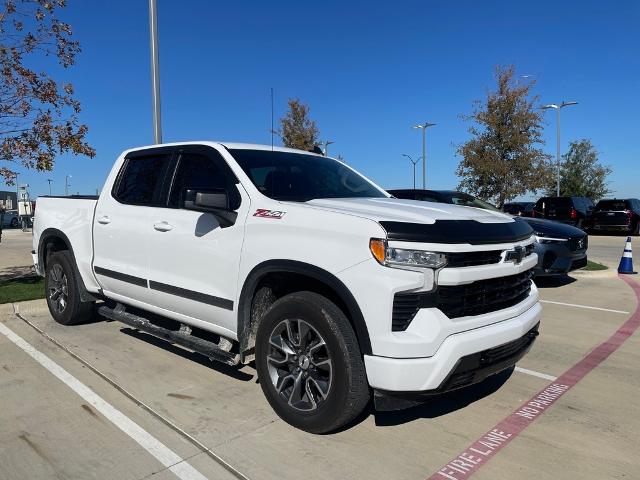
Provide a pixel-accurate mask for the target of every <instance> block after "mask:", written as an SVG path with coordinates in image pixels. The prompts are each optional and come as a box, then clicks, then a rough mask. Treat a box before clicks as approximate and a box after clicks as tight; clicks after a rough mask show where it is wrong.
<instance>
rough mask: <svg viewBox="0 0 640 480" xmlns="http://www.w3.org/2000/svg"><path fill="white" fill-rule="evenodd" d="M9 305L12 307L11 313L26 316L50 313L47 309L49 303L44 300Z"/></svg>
mask: <svg viewBox="0 0 640 480" xmlns="http://www.w3.org/2000/svg"><path fill="white" fill-rule="evenodd" d="M7 305H11V306H12V310H11V313H18V312H20V313H22V314H25V315H41V314H43V313H46V314H48V313H49V307H47V301H46V300H45V299H44V298H41V299H39V300H29V301H26V302H18V303H13V304H7Z"/></svg>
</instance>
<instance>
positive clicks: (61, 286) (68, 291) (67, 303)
mask: <svg viewBox="0 0 640 480" xmlns="http://www.w3.org/2000/svg"><path fill="white" fill-rule="evenodd" d="M72 262H73V259H72V258H71V255H70V254H69V252H68V251H66V250H61V251H59V252H54V253H53V254H52V255H51V257H49V261H48V262H47V270H46V273H45V281H44V284H45V295H46V298H47V306H48V307H49V312H50V313H51V316H52V317H53V319H54V320H55V321H56V322H58V323H60V324H61V325H76V324H78V323H83V322H87V321H89V320H90V319H91V317H92V316H93V306H94V303H93V302H81V301H80V292H79V291H78V286H77V285H78V282H77V279H76V275H75V273H74V268H73V263H72Z"/></svg>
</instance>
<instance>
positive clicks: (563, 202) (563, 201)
mask: <svg viewBox="0 0 640 480" xmlns="http://www.w3.org/2000/svg"><path fill="white" fill-rule="evenodd" d="M545 203H546V204H547V208H549V207H551V208H555V207H571V206H573V202H572V200H571V198H568V197H556V198H553V197H549V198H547V199H546V202H545Z"/></svg>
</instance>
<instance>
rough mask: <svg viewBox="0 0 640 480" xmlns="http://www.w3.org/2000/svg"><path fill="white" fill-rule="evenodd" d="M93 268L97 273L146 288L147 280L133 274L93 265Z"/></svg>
mask: <svg viewBox="0 0 640 480" xmlns="http://www.w3.org/2000/svg"><path fill="white" fill-rule="evenodd" d="M93 270H94V271H95V272H96V273H97V274H98V275H104V276H105V277H110V278H115V279H116V280H120V281H121V282H127V283H131V284H133V285H138V286H139V287H145V288H147V280H146V279H144V278H140V277H134V276H133V275H127V274H126V273H120V272H114V271H113V270H108V269H106V268H102V267H95V266H94V267H93Z"/></svg>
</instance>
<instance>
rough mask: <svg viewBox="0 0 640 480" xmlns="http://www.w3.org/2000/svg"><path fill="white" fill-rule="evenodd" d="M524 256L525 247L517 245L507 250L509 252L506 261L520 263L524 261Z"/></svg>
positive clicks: (505, 257)
mask: <svg viewBox="0 0 640 480" xmlns="http://www.w3.org/2000/svg"><path fill="white" fill-rule="evenodd" d="M523 258H524V248H523V247H515V248H514V249H513V250H507V253H506V255H505V256H504V261H505V262H514V263H515V264H516V265H518V264H520V263H522V259H523Z"/></svg>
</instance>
